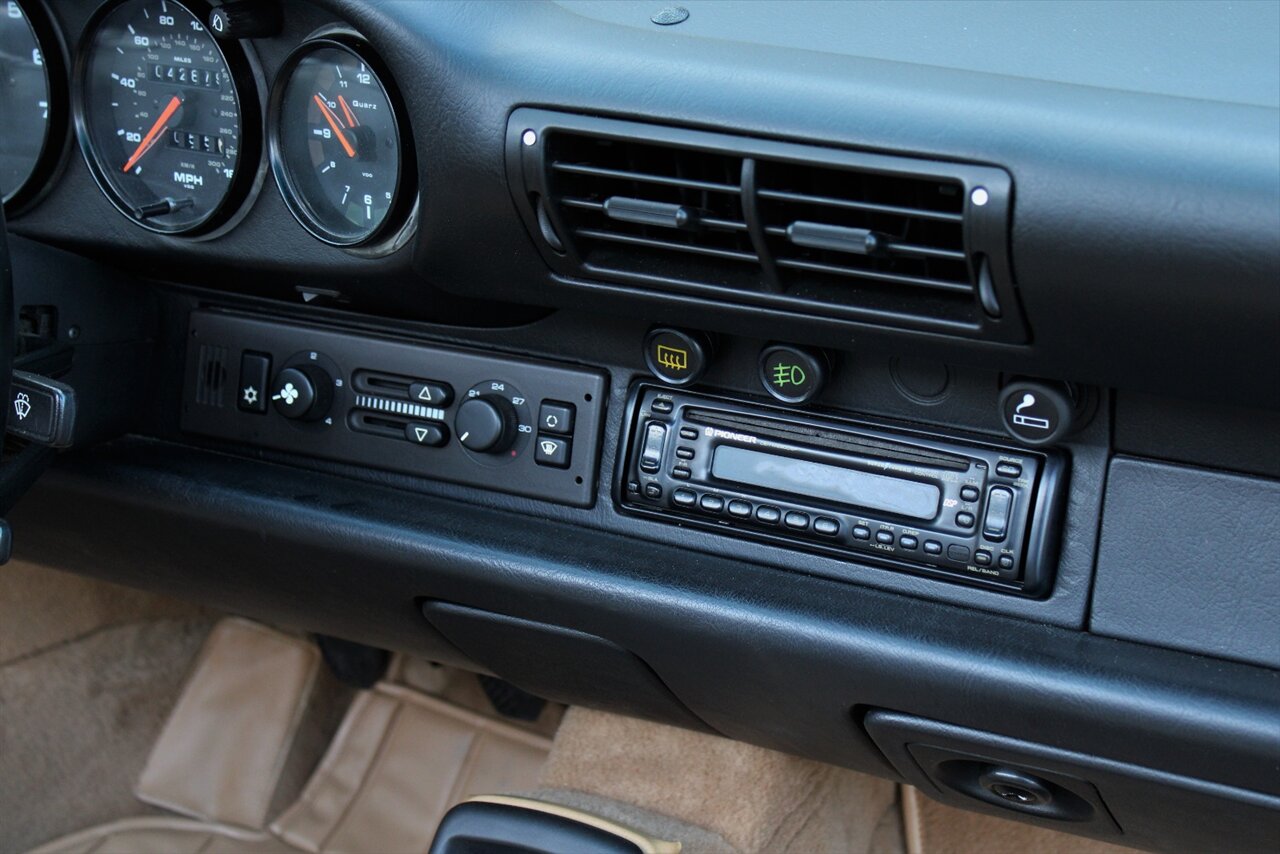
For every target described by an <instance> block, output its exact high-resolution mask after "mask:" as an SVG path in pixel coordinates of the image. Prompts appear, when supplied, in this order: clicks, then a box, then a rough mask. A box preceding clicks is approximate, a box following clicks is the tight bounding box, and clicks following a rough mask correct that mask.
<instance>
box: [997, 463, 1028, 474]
mask: <svg viewBox="0 0 1280 854" xmlns="http://www.w3.org/2000/svg"><path fill="white" fill-rule="evenodd" d="M996 474H998V475H1000V476H1001V477H1022V466H1020V465H1018V464H1017V463H996Z"/></svg>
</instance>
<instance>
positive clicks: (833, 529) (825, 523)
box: [813, 516, 840, 537]
mask: <svg viewBox="0 0 1280 854" xmlns="http://www.w3.org/2000/svg"><path fill="white" fill-rule="evenodd" d="M813 530H814V531H815V532H817V533H819V534H822V535H823V536H826V537H834V536H835V535H836V534H838V533H840V523H839V522H837V521H836V520H835V519H832V518H831V517H830V516H819V517H818V518H817V519H814V520H813Z"/></svg>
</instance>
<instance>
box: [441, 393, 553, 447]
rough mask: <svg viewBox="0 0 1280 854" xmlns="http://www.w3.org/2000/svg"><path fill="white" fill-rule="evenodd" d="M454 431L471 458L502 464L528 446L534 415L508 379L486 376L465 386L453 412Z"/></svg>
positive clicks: (526, 401) (522, 395) (521, 394)
mask: <svg viewBox="0 0 1280 854" xmlns="http://www.w3.org/2000/svg"><path fill="white" fill-rule="evenodd" d="M453 432H454V435H455V436H457V437H458V442H459V443H460V444H461V445H462V447H463V448H465V449H466V450H467V452H468V453H469V454H470V455H471V457H472V459H474V460H476V461H477V462H480V463H484V464H486V465H502V464H504V463H508V462H510V461H512V460H514V459H516V458H517V457H519V456H520V455H521V454H522V453H524V451H525V450H526V449H527V448H528V447H529V441H530V438H531V437H532V435H533V416H532V414H531V413H530V411H529V402H528V400H526V399H525V396H524V394H523V393H522V392H521V391H520V390H519V389H517V388H516V387H515V386H513V385H511V383H508V382H503V381H501V380H486V381H485V382H482V383H477V384H476V385H474V386H472V387H471V388H469V389H467V392H466V394H465V395H464V396H463V398H462V401H461V402H460V403H459V404H458V409H457V412H456V413H455V414H454V420H453Z"/></svg>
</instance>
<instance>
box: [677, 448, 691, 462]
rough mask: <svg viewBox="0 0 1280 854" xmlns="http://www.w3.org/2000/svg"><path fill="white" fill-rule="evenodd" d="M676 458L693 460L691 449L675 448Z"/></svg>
mask: <svg viewBox="0 0 1280 854" xmlns="http://www.w3.org/2000/svg"><path fill="white" fill-rule="evenodd" d="M676 456H677V457H679V458H680V459H682V460H691V459H693V448H676Z"/></svg>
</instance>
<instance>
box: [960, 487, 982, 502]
mask: <svg viewBox="0 0 1280 854" xmlns="http://www.w3.org/2000/svg"><path fill="white" fill-rule="evenodd" d="M978 495H979V493H978V487H976V486H962V487H960V500H961V501H977V500H978Z"/></svg>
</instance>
